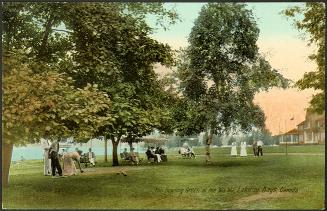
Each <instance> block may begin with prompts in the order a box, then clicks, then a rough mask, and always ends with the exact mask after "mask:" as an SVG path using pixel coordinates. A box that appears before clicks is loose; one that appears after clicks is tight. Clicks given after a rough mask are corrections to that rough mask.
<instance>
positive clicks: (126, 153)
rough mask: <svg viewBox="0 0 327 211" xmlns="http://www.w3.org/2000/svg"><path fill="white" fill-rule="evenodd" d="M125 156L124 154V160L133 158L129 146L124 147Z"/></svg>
mask: <svg viewBox="0 0 327 211" xmlns="http://www.w3.org/2000/svg"><path fill="white" fill-rule="evenodd" d="M123 156H124V158H123V159H124V160H130V159H131V156H130V154H129V153H128V152H127V148H125V149H124V152H123Z"/></svg>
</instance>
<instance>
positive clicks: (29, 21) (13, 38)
mask: <svg viewBox="0 0 327 211" xmlns="http://www.w3.org/2000/svg"><path fill="white" fill-rule="evenodd" d="M4 10H5V12H4V13H5V18H4V26H5V29H6V30H5V34H4V40H5V46H6V48H8V49H10V48H14V47H17V48H22V49H24V50H25V51H26V52H27V54H28V56H29V58H31V60H33V61H34V62H33V63H32V64H30V65H33V68H31V69H32V70H33V71H40V70H42V69H43V67H47V66H51V67H53V68H54V69H56V70H58V72H60V73H65V74H68V76H70V77H72V78H73V80H74V86H75V87H77V88H80V89H83V88H84V87H85V86H88V84H90V85H91V86H97V87H98V89H99V90H101V91H104V92H106V93H107V95H108V97H109V99H111V105H112V107H111V110H110V111H109V112H108V113H109V114H112V116H113V123H112V122H110V121H108V124H107V125H102V127H101V128H100V130H99V131H97V136H99V135H104V136H105V140H107V138H109V137H110V138H111V140H112V142H113V146H114V153H113V162H114V165H118V159H117V155H116V153H115V151H117V145H118V143H119V140H120V138H121V137H122V136H123V135H127V134H128V133H129V131H130V129H131V128H133V127H140V128H141V129H140V131H141V130H142V132H140V131H139V132H138V133H143V134H144V131H149V129H150V128H151V129H153V127H154V125H158V124H153V123H152V122H153V121H154V122H155V123H157V122H160V121H161V120H162V119H159V120H158V117H160V115H159V114H160V113H159V114H157V115H156V116H154V115H151V114H153V113H154V111H156V110H158V109H155V108H156V106H157V105H158V103H157V104H156V103H152V102H151V98H152V97H153V96H156V94H157V91H158V89H157V83H158V81H157V80H156V75H155V73H154V71H153V64H154V63H157V62H159V63H162V64H165V65H169V64H170V63H171V60H172V56H171V52H170V47H169V46H167V45H163V44H161V43H159V42H157V41H155V40H153V39H151V38H150V37H149V34H150V33H151V32H152V28H150V27H149V26H147V24H146V23H145V19H144V17H145V15H146V14H155V15H158V20H159V21H158V22H159V24H164V22H161V20H162V18H163V17H168V19H169V20H170V21H171V23H173V22H174V21H175V20H176V19H177V18H178V16H177V14H176V12H175V11H172V10H167V9H165V8H164V7H163V4H162V3H153V4H142V3H78V4H76V3H41V4H35V3H25V4H24V3H20V4H17V3H5V7H4ZM62 25H63V26H64V29H62V28H57V27H59V26H62ZM14 44H15V45H14ZM45 47H46V48H45ZM134 112H135V114H139V115H142V116H137V115H131V114H133V113H134ZM101 115H106V114H99V116H101ZM163 116H164V115H163ZM154 117H157V118H156V119H155V120H154ZM135 118H137V119H135ZM139 120H140V121H141V122H143V125H141V126H139V123H140V121H139ZM161 122H162V121H161ZM145 125H146V129H145V130H144V126H145ZM105 142H106V141H105Z"/></svg>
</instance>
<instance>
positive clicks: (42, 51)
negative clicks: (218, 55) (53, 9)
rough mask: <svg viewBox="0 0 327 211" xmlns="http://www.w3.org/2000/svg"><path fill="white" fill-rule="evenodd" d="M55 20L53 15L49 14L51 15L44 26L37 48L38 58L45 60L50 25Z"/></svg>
mask: <svg viewBox="0 0 327 211" xmlns="http://www.w3.org/2000/svg"><path fill="white" fill-rule="evenodd" d="M54 21H55V19H54V15H53V13H51V15H50V16H49V19H48V20H47V23H46V24H45V26H44V28H45V29H44V33H43V38H42V41H41V45H40V48H39V57H40V58H45V57H46V46H47V42H48V39H49V36H50V33H51V28H52V25H53V23H54Z"/></svg>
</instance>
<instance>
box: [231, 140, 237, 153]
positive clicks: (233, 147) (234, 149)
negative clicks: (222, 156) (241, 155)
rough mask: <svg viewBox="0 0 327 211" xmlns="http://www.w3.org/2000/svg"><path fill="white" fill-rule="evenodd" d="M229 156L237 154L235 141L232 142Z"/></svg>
mask: <svg viewBox="0 0 327 211" xmlns="http://www.w3.org/2000/svg"><path fill="white" fill-rule="evenodd" d="M230 155H231V156H237V149H236V142H233V143H232V151H231V152H230Z"/></svg>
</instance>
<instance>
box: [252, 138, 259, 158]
mask: <svg viewBox="0 0 327 211" xmlns="http://www.w3.org/2000/svg"><path fill="white" fill-rule="evenodd" d="M252 149H253V155H254V157H255V156H257V155H258V148H257V141H253V143H252Z"/></svg>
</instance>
